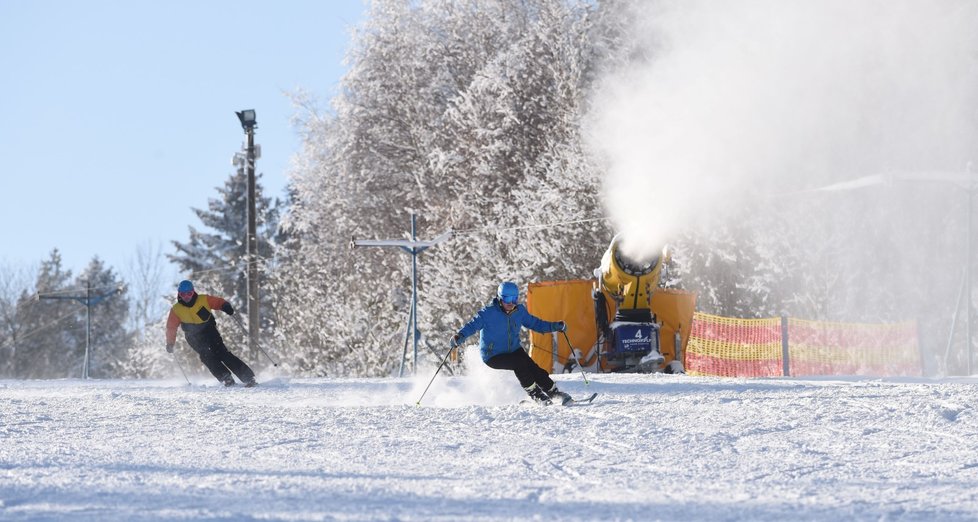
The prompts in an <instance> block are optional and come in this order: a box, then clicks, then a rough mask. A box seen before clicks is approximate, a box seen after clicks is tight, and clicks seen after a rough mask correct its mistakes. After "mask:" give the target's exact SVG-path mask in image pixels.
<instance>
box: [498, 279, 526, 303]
mask: <svg viewBox="0 0 978 522" xmlns="http://www.w3.org/2000/svg"><path fill="white" fill-rule="evenodd" d="M496 297H498V298H499V300H500V301H501V302H503V303H506V304H516V301H519V299H520V288H519V287H518V286H516V283H513V282H510V281H506V282H504V283H500V284H499V288H498V289H497V290H496Z"/></svg>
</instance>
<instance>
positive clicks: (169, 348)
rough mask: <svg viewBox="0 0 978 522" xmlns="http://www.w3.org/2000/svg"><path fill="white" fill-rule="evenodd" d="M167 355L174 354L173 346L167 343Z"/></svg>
mask: <svg viewBox="0 0 978 522" xmlns="http://www.w3.org/2000/svg"><path fill="white" fill-rule="evenodd" d="M166 353H173V345H172V344H170V343H166Z"/></svg>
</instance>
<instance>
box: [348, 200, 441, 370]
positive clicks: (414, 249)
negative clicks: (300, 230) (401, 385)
mask: <svg viewBox="0 0 978 522" xmlns="http://www.w3.org/2000/svg"><path fill="white" fill-rule="evenodd" d="M451 238H452V231H451V230H449V231H448V232H445V233H443V234H442V235H440V236H438V237H436V238H435V239H432V240H430V241H418V239H417V216H415V215H414V213H412V214H411V239H410V240H409V241H405V240H403V239H355V238H354V239H352V240H351V241H350V246H351V247H353V248H356V247H363V246H396V247H398V248H400V249H401V250H403V251H405V252H407V253H408V254H411V313H410V315H409V316H408V325H407V328H408V335H410V334H411V330H412V329H413V330H414V336H413V337H414V363H413V365H412V371H417V368H418V337H420V336H421V331H420V330H418V255H419V254H421V253H422V252H424V251H425V250H428V249H429V248H431V247H433V246H435V245H437V244H438V243H441V242H443V241H448V240H449V239H451ZM406 352H407V342H405V343H404V352H403V353H401V366H400V368H399V369H398V372H397V375H398V377H403V376H404V359H405V358H406V356H407V353H406Z"/></svg>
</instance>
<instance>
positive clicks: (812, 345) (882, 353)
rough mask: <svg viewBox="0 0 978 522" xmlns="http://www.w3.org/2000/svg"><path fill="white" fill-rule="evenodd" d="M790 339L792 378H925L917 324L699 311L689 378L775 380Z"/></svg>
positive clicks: (688, 357) (687, 356) (780, 372)
mask: <svg viewBox="0 0 978 522" xmlns="http://www.w3.org/2000/svg"><path fill="white" fill-rule="evenodd" d="M783 331H784V332H786V334H787V359H788V375H792V376H804V375H865V376H877V377H889V376H919V375H921V373H922V372H921V360H920V351H919V348H918V337H917V324H916V323H915V322H907V323H896V324H860V323H831V322H822V321H806V320H802V319H791V318H788V319H787V321H786V323H785V324H782V319H781V318H780V317H774V318H768V319H735V318H730V317H719V316H715V315H709V314H703V313H699V312H697V313H696V314H694V316H693V325H692V333H691V334H690V337H689V342H688V344H687V345H686V353H685V360H686V364H685V365H686V372H687V373H688V374H691V375H717V376H728V377H776V376H783V375H785V373H784V346H783V339H782V332H783Z"/></svg>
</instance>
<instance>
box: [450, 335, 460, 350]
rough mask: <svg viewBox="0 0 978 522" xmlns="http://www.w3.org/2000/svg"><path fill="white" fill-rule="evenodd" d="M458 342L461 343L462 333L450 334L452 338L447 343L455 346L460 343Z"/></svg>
mask: <svg viewBox="0 0 978 522" xmlns="http://www.w3.org/2000/svg"><path fill="white" fill-rule="evenodd" d="M460 344H462V334H455V335H453V336H452V340H451V341H450V342H449V345H450V346H451V347H452V348H457V347H458V345H460Z"/></svg>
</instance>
